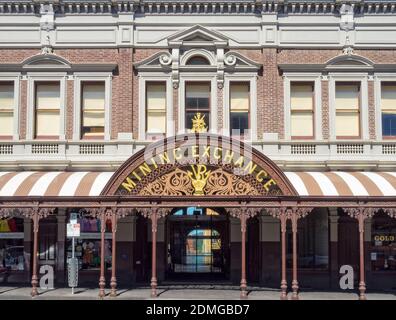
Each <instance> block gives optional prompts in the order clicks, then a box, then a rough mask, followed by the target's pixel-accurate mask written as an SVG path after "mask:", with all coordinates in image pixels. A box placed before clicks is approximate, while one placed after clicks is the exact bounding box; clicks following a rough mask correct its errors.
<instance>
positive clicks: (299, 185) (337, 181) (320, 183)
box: [285, 171, 396, 197]
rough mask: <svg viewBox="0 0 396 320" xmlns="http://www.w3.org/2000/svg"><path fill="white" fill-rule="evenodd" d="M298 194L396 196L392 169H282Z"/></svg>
mask: <svg viewBox="0 0 396 320" xmlns="http://www.w3.org/2000/svg"><path fill="white" fill-rule="evenodd" d="M285 174H286V177H287V178H288V179H289V180H290V182H291V184H292V185H293V186H294V188H295V189H296V190H297V192H298V194H299V195H300V196H393V197H394V196H396V172H365V171H359V172H341V171H330V172H285Z"/></svg>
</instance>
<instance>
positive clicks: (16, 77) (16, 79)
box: [0, 72, 21, 141]
mask: <svg viewBox="0 0 396 320" xmlns="http://www.w3.org/2000/svg"><path fill="white" fill-rule="evenodd" d="M20 80H21V74H20V73H8V72H7V73H6V72H3V73H0V82H2V81H12V82H13V83H14V107H13V122H14V123H13V129H12V140H13V141H18V140H19V119H20V113H21V108H20V105H19V102H20V95H21V92H20Z"/></svg>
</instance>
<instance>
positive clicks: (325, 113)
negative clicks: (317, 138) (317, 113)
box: [322, 80, 330, 139]
mask: <svg viewBox="0 0 396 320" xmlns="http://www.w3.org/2000/svg"><path fill="white" fill-rule="evenodd" d="M322 135H323V139H329V135H330V132H329V82H328V81H326V80H325V81H322Z"/></svg>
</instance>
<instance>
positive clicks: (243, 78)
mask: <svg viewBox="0 0 396 320" xmlns="http://www.w3.org/2000/svg"><path fill="white" fill-rule="evenodd" d="M230 82H249V87H250V106H249V108H250V109H249V114H250V119H249V122H250V137H249V139H251V140H255V139H257V74H255V73H252V74H242V75H241V74H236V75H229V74H226V75H225V79H224V89H223V91H224V94H223V128H224V130H223V131H224V134H225V135H227V136H229V135H230Z"/></svg>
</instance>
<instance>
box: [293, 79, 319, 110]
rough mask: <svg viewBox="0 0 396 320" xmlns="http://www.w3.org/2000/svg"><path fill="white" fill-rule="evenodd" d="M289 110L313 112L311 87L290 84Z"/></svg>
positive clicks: (309, 85)
mask: <svg viewBox="0 0 396 320" xmlns="http://www.w3.org/2000/svg"><path fill="white" fill-rule="evenodd" d="M290 108H291V109H292V110H313V85H311V84H292V85H291V93H290Z"/></svg>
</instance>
